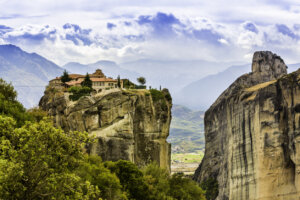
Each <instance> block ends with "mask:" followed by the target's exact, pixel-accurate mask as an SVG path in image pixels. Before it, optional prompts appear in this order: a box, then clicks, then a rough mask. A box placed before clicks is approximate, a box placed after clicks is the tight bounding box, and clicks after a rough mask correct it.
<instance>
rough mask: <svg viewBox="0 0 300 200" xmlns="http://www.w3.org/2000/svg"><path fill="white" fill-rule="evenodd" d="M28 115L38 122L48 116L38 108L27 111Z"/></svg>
mask: <svg viewBox="0 0 300 200" xmlns="http://www.w3.org/2000/svg"><path fill="white" fill-rule="evenodd" d="M27 112H28V114H29V115H30V116H31V117H32V118H33V120H34V121H36V122H40V121H41V120H42V119H43V118H46V117H47V116H48V113H47V112H46V111H44V110H42V109H40V108H39V107H34V108H31V109H29V110H27Z"/></svg>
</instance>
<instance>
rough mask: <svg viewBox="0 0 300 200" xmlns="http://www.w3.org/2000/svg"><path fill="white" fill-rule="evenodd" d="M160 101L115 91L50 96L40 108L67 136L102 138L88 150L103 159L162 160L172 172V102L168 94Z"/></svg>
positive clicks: (147, 95)
mask: <svg viewBox="0 0 300 200" xmlns="http://www.w3.org/2000/svg"><path fill="white" fill-rule="evenodd" d="M160 93H161V94H162V95H161V96H162V97H161V99H155V98H153V97H152V95H151V94H150V92H149V91H147V90H120V89H112V90H108V91H104V92H101V93H99V94H96V95H92V96H85V97H81V98H80V99H79V100H78V101H75V102H73V101H70V100H69V95H70V94H69V93H67V92H65V93H64V92H55V94H54V93H53V92H49V90H48V91H46V92H45V95H44V96H43V97H42V99H41V101H40V107H41V108H42V109H43V110H46V111H48V113H49V114H50V115H51V116H53V117H54V122H55V125H56V126H60V127H61V128H63V129H64V130H66V131H70V130H71V131H75V130H77V131H87V132H89V133H90V134H91V135H94V136H95V137H96V143H95V144H92V145H90V146H89V147H88V151H89V152H90V153H91V154H98V155H100V156H101V157H102V159H103V160H105V161H106V160H111V161H116V160H119V159H124V160H130V161H132V162H134V163H136V164H137V165H140V166H142V165H145V164H148V163H149V162H152V161H156V162H157V163H158V164H159V165H160V166H161V167H164V168H167V169H168V170H170V155H171V153H170V152H171V145H170V144H169V143H167V141H166V139H167V137H168V135H169V128H170V122H171V107H172V102H171V98H170V94H169V92H168V90H166V89H164V90H163V91H162V92H160Z"/></svg>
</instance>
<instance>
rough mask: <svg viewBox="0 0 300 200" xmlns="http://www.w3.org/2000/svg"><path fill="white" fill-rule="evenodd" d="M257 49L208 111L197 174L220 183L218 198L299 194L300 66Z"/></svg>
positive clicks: (267, 198) (267, 199) (233, 199)
mask: <svg viewBox="0 0 300 200" xmlns="http://www.w3.org/2000/svg"><path fill="white" fill-rule="evenodd" d="M286 68H287V67H286V65H285V64H284V62H283V60H282V59H281V58H280V57H279V56H277V55H275V54H272V53H271V52H256V53H255V54H254V56H253V64H252V73H249V74H245V75H243V76H241V77H240V78H238V79H237V80H236V81H235V82H234V83H233V84H232V85H231V86H230V87H229V88H228V89H227V90H225V91H224V92H223V93H222V94H221V96H220V97H219V98H218V99H217V100H216V102H215V103H214V104H213V105H212V106H211V107H210V108H209V110H207V111H206V113H205V119H204V120H205V139H206V149H205V156H204V159H203V161H202V163H201V164H200V165H199V167H198V169H197V170H196V172H195V175H194V179H195V180H197V181H198V182H205V181H206V180H208V179H209V178H212V179H215V180H216V181H217V182H218V191H219V194H218V196H217V198H216V199H218V200H223V199H225V200H226V199H230V200H241V199H255V200H271V199H272V200H274V199H275V200H276V199H278V200H279V199H280V200H281V199H282V200H283V199H284V200H289V199H290V200H294V199H300V198H299V197H300V70H298V71H296V72H294V73H291V74H288V75H287V74H286Z"/></svg>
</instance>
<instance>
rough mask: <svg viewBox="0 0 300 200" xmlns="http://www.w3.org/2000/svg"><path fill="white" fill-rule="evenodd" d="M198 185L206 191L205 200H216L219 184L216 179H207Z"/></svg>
mask: <svg viewBox="0 0 300 200" xmlns="http://www.w3.org/2000/svg"><path fill="white" fill-rule="evenodd" d="M200 185H201V187H202V188H203V189H204V190H205V191H206V194H205V196H206V199H207V200H214V199H216V198H217V196H218V194H219V184H218V181H217V180H216V179H214V178H208V179H207V180H205V181H203V182H202V183H201V184H200Z"/></svg>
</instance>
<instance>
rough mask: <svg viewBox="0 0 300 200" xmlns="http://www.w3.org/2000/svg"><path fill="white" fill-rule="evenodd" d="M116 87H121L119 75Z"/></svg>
mask: <svg viewBox="0 0 300 200" xmlns="http://www.w3.org/2000/svg"><path fill="white" fill-rule="evenodd" d="M118 88H121V79H120V75H119V76H118Z"/></svg>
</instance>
